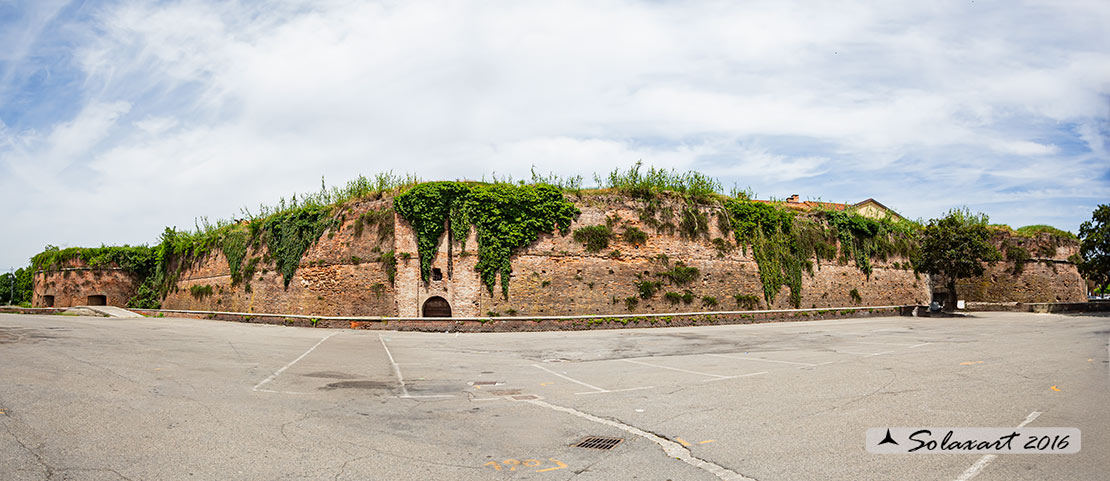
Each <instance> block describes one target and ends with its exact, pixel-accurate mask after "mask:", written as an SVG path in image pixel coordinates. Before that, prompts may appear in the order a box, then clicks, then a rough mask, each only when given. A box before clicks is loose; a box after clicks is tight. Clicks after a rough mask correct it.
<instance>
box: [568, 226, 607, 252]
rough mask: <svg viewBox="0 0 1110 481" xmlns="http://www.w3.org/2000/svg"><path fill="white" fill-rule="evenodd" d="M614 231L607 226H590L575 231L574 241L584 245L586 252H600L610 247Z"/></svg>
mask: <svg viewBox="0 0 1110 481" xmlns="http://www.w3.org/2000/svg"><path fill="white" fill-rule="evenodd" d="M612 237H613V231H612V230H610V229H609V226H607V225H588V226H585V227H579V228H577V229H574V241H575V242H578V243H581V244H583V245H584V246H585V247H586V252H598V251H600V250H602V249H604V248H606V247H609V239H611V238H612Z"/></svg>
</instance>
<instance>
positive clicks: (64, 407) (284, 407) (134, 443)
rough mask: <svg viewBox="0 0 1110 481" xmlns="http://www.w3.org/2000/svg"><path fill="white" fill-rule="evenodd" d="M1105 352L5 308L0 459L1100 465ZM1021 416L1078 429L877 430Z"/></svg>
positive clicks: (856, 322) (1057, 469) (914, 333)
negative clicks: (410, 328) (923, 440)
mask: <svg viewBox="0 0 1110 481" xmlns="http://www.w3.org/2000/svg"><path fill="white" fill-rule="evenodd" d="M1108 356H1110V317H1105V316H1095V315H1054V314H1026V313H976V314H974V315H973V316H970V317H966V318H939V319H938V318H927V319H926V318H910V317H888V318H870V319H849V320H832V321H811V322H792V323H773V324H758V325H737V326H713V327H693V328H657V329H622V330H597V331H575V332H522V333H490V334H465V333H464V334H458V333H446V334H444V333H440V334H436V333H417V332H392V331H367V330H338V329H311V328H295V327H280V326H270V325H254V324H237V323H228V322H219V321H205V320H196V319H174V318H146V319H126V320H122V319H106V318H84V317H69V316H35V315H0V427H2V428H0V453H3V456H0V479H5V480H24V479H26V480H41V479H82V480H85V479H93V480H99V479H104V480H114V479H130V480H139V479H151V480H154V479H191V480H204V479H213V480H215V479H220V480H223V479H260V480H263V479H264V480H271V479H272V480H278V479H337V480H343V479H350V480H354V479H359V480H365V479H381V480H386V479H390V480H394V479H420V480H424V479H445V480H456V479H459V480H467V479H475V480H477V479H481V480H486V479H490V480H501V479H514V480H516V479H535V480H566V479H571V478H573V479H581V480H629V479H642V480H667V479H670V480H675V481H678V480H714V479H755V480H760V481H769V480H795V479H813V480H818V479H819V480H829V479H851V480H887V479H916V480H964V481H966V480H970V479H975V480H977V481H979V480H982V481H989V480H1014V479H1028V480H1034V479H1036V480H1040V479H1055V480H1064V479H1075V480H1094V479H1106V478H1107V477H1108V476H1110V474H1108V473H1110V457H1108V456H1106V453H1108V452H1110V414H1108V413H1107V411H1108V409H1107V408H1108V400H1110V369H1108V367H1110V357H1108ZM1023 423H1025V424H1026V425H1028V426H1030V427H1074V428H1079V429H1080V430H1081V431H1082V450H1081V451H1080V452H1079V453H1078V454H1070V455H1064V454H1059V455H1048V454H1042V455H1025V454H1023V455H998V456H983V455H980V454H976V453H968V454H963V453H961V454H930V455H876V454H870V453H868V452H867V451H866V450H865V448H864V436H865V432H866V430H867V429H868V428H872V427H888V426H890V427H894V426H980V427H1016V426H1018V425H1020V424H1023ZM589 437H599V438H609V440H608V441H607V440H606V439H600V440H595V441H597V443H595V444H599V445H600V446H601V447H609V449H598V448H591V447H579V446H576V445H577V444H579V443H580V442H581V441H583V440H585V439H586V438H589ZM614 443H615V445H612V444H614ZM610 445H612V446H610Z"/></svg>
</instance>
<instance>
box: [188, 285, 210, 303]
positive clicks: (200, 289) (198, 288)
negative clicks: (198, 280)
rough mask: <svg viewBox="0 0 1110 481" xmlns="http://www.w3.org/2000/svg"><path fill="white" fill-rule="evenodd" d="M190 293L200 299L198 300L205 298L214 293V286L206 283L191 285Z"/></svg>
mask: <svg viewBox="0 0 1110 481" xmlns="http://www.w3.org/2000/svg"><path fill="white" fill-rule="evenodd" d="M189 294H190V295H192V296H193V298H194V299H198V300H199V299H204V298H205V297H208V296H211V295H212V286H210V285H208V284H205V285H203V286H202V285H193V286H189Z"/></svg>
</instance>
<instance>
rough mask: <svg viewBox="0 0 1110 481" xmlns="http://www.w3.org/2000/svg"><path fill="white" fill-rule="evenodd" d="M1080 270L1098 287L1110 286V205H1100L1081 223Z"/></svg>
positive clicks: (1104, 288) (1103, 288)
mask: <svg viewBox="0 0 1110 481" xmlns="http://www.w3.org/2000/svg"><path fill="white" fill-rule="evenodd" d="M1079 239H1080V241H1079V262H1078V263H1077V264H1079V272H1080V273H1081V274H1083V277H1086V278H1087V279H1088V280H1090V281H1091V282H1094V283H1095V288H1096V289H1101V290H1103V291H1105V290H1106V288H1107V287H1108V286H1110V205H1107V204H1102V205H1099V206H1098V207H1097V208H1096V209H1095V210H1094V212H1092V213H1091V220H1089V221H1086V222H1084V223H1082V224H1080V225H1079Z"/></svg>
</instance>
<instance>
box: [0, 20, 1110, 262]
mask: <svg viewBox="0 0 1110 481" xmlns="http://www.w3.org/2000/svg"><path fill="white" fill-rule="evenodd" d="M89 8H93V7H91V6H90V7H89ZM96 8H99V9H97V10H94V11H93V14H92V15H91V17H89V18H86V17H80V18H75V19H60V20H53V21H54V22H55V23H59V22H60V23H61V24H62V25H60V26H58V27H57V28H54V29H53V30H50V29H47V30H46V31H50V32H53V34H54V35H59V36H68V37H67V38H66V40H67V41H69V43H70V44H74V45H77V47H76V48H73V49H71V50H70V51H68V52H66V57H65V58H59V60H58V62H59V63H64V62H66V61H70V62H71V65H70V67H71V68H72V69H75V73H76V75H77V77H78V78H79V79H80V81H79V82H75V83H74V84H73V85H74V86H76V88H79V89H80V94H81V95H80V96H79V101H80V105H77V106H74V108H73V109H71V111H72V112H75V113H73V114H71V115H70V116H68V117H66V116H64V115H63V116H62V117H58V118H55V119H53V120H52V121H49V122H38V123H23V122H22V121H18V120H17V121H15V122H13V121H12V120H11V119H9V118H6V117H3V116H2V115H3V112H4V110H3V109H2V108H0V122H3V123H0V127H2V126H3V125H4V123H6V124H7V125H8V127H6V128H0V172H5V173H7V172H11V173H13V174H14V175H11V176H8V175H5V176H4V177H6V179H0V188H3V189H4V190H5V192H6V193H5V197H9V196H10V197H16V198H30V199H31V201H30V202H28V207H27V209H26V211H20V212H19V213H18V214H15V215H12V214H0V215H7V216H10V217H8V218H4V219H0V221H5V220H12V221H15V222H19V223H25V224H27V225H32V226H35V227H36V229H35V231H36V232H37V233H38V234H36V235H35V236H32V237H34V238H33V239H30V240H26V241H24V240H19V241H5V242H10V243H12V244H6V245H8V247H9V248H8V249H4V251H6V252H10V254H4V256H5V257H3V259H4V261H5V262H9V263H19V262H22V261H21V259H23V258H26V257H27V256H29V255H30V254H31V253H33V252H34V250H37V249H38V248H40V247H41V244H44V243H47V242H54V243H66V242H72V243H93V244H95V243H99V242H100V241H101V240H103V241H105V242H139V241H149V240H153V239H154V237H155V236H157V234H158V232H159V231H160V230H161V226H162V225H167V224H169V225H178V226H190V225H191V224H192V219H193V218H194V217H196V216H209V217H221V216H228V215H231V214H233V213H234V212H236V211H237V210H238V208H239V207H240V206H243V205H252V206H253V205H257V204H258V203H259V202H272V201H274V200H275V199H276V198H277V197H279V196H282V195H288V194H289V193H290V192H292V191H304V190H310V189H315V188H316V187H317V186H318V184H319V178H320V176H321V175H325V176H326V177H327V179H328V180H329V181H331V182H336V183H341V182H343V181H345V180H346V179H348V178H350V177H353V176H354V175H357V174H358V173H373V172H376V171H385V170H393V171H397V172H417V173H418V174H419V175H421V176H422V177H424V178H462V177H467V178H475V177H481V176H482V175H484V174H490V173H492V172H495V171H496V172H497V173H498V174H499V175H508V174H511V175H514V176H515V177H517V178H520V177H522V176H527V174H528V170H529V168H530V167H531V166H532V165H535V166H536V167H537V170H539V171H541V172H545V173H546V172H548V171H554V172H556V173H559V174H563V175H573V174H582V175H584V176H585V177H586V178H587V179H589V178H590V174H591V173H592V172H599V173H604V172H608V171H609V170H611V169H612V168H613V167H615V166H627V165H630V164H631V163H633V162H635V161H636V160H641V159H642V160H643V161H644V162H645V163H646V164H651V165H656V166H660V167H666V168H676V169H679V170H682V169H688V168H697V169H700V170H703V171H705V172H707V173H709V174H711V175H716V176H719V177H721V178H722V179H721V180H722V181H723V183H725V184H726V185H731V184H732V183H733V182H738V183H739V184H740V185H742V186H743V185H751V186H752V187H753V188H754V189H755V190H757V191H760V192H766V194H767V195H777V196H783V195H788V194H790V193H794V192H803V193H806V195H810V196H815V197H823V198H826V199H836V200H852V199H855V198H857V197H858V198H865V197H876V198H879V199H880V200H882V201H883V202H884V203H886V204H888V205H896V206H906V207H905V210H907V211H909V212H908V213H909V214H910V215H912V216H918V215H922V216H928V215H935V214H937V213H939V212H940V211H943V210H944V209H945V208H947V207H951V206H953V205H960V204H964V203H967V204H969V205H972V204H975V205H997V206H999V207H998V208H1000V209H1008V210H1007V211H1006V212H1005V214H1004V215H1007V216H1011V217H1014V218H1020V217H1021V216H1020V214H1018V213H1016V211H1014V210H1013V209H1015V208H1014V207H1009V206H1005V205H1002V204H1003V203H1002V201H1004V200H1005V201H1010V200H1015V199H1021V198H1025V199H1029V200H1035V201H1037V202H1044V203H1056V204H1054V205H1062V203H1065V202H1074V199H1075V198H1085V199H1093V198H1096V197H1098V196H1102V198H1105V197H1106V194H1107V193H1108V191H1110V189H1108V186H1107V180H1106V176H1105V175H1097V173H1096V175H1091V172H1092V171H1096V172H1097V171H1098V169H1102V172H1105V170H1106V167H1105V166H1106V165H1107V162H1106V161H1107V149H1106V147H1105V145H1106V142H1105V139H1106V133H1107V131H1108V130H1110V129H1108V128H1107V127H1106V125H1107V116H1108V115H1110V104H1108V103H1107V98H1108V95H1110V84H1108V81H1107V80H1106V79H1110V51H1108V50H1110V49H1108V48H1107V47H1106V45H1108V43H1107V42H1106V33H1105V32H1106V30H1105V27H1104V25H1106V24H1107V22H1110V12H1108V10H1110V9H1106V8H1105V7H1104V6H1103V5H1102V4H1101V3H1099V2H1070V3H1067V2H1065V3H1057V2H1052V3H1047V4H1045V3H1035V2H1030V3H1023V4H1016V5H1007V7H1006V8H1004V9H1003V8H999V7H998V6H984V5H980V4H978V3H968V2H941V3H929V4H925V3H920V2H880V3H877V4H872V3H869V2H855V3H848V4H843V3H840V4H835V5H833V4H829V5H824V4H812V3H805V4H802V3H794V2H779V1H774V2H772V1H768V2H744V3H729V2H718V3H684V2H674V3H671V2H659V3H651V2H633V1H619V0H610V1H601V2H585V1H572V2H514V3H511V4H497V5H494V4H486V3H456V2H399V3H377V2H365V1H355V0H350V1H345V0H332V1H327V2H311V3H307V2H294V1H270V2H205V1H199V0H198V1H180V2H163V3H160V4H151V3H150V2H140V1H121V2H117V3H113V4H109V5H107V6H101V7H96ZM48 13H49V12H48ZM43 18H46V19H47V20H44V22H47V23H49V22H50V20H49V19H50V18H54V17H53V16H52V15H45V16H44V17H43ZM66 22H68V23H66ZM44 28H45V27H44ZM39 30H42V29H39ZM39 30H35V31H34V32H31V33H28V34H27V35H30V37H26V38H38V37H37V36H38V35H40V34H39V33H37V32H39ZM0 31H3V28H0ZM21 38H23V37H21ZM27 44H28V45H34V42H28V43H27ZM28 48H30V49H33V47H28ZM20 58H23V57H20ZM26 93H27V94H28V95H38V96H42V97H43V98H44V99H45V98H46V97H48V96H51V95H52V92H50V91H43V92H34V91H28V92H26ZM1077 145H1078V146H1087V147H1089V149H1090V151H1089V152H1084V151H1081V149H1080V150H1077V148H1076V147H1075V146H1077ZM856 200H858V199H856ZM73 206H83V207H85V208H88V209H96V211H97V212H99V213H101V215H99V216H96V217H90V216H88V215H84V214H79V213H77V212H76V211H74V209H73ZM1064 210H1066V209H1064ZM1043 211H1044V212H1052V213H1055V214H1053V215H1056V216H1057V217H1055V219H1057V221H1058V222H1061V223H1063V225H1061V226H1062V227H1065V228H1069V227H1070V228H1074V225H1076V224H1078V222H1079V221H1080V220H1082V219H1081V218H1083V217H1085V216H1086V214H1085V213H1082V212H1080V213H1076V214H1075V215H1072V216H1067V215H1060V214H1058V213H1059V212H1061V211H1062V210H1061V209H1059V208H1055V207H1054V208H1046V209H1044V210H1043ZM1046 215H1048V214H1046ZM45 219H50V220H51V222H46V221H45ZM60 223H64V225H66V227H64V228H63V227H57V226H58V225H62V224H60ZM106 224H110V225H106ZM74 231H78V232H81V234H80V235H74V234H72V232H74ZM15 242H19V244H18V245H17V244H15Z"/></svg>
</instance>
